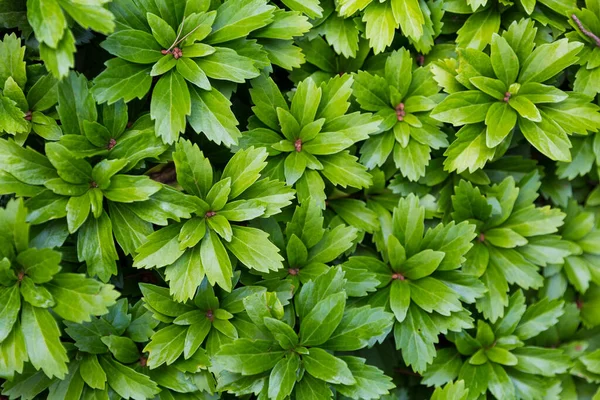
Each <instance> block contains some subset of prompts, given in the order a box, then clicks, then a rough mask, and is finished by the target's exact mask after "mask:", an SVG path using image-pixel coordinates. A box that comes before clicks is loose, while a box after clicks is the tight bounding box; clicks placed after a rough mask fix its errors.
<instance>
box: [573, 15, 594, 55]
mask: <svg viewBox="0 0 600 400" xmlns="http://www.w3.org/2000/svg"><path fill="white" fill-rule="evenodd" d="M571 18H572V19H573V21H575V24H576V25H577V27H578V28H579V30H580V31H581V33H583V34H584V35H585V36H587V37H589V38H590V39H592V40H593V41H594V43H596V46H598V47H600V38H599V37H598V36H596V35H595V34H594V33H593V32H590V31H588V30H587V29H585V27H584V26H583V23H582V22H581V21H580V20H579V18H577V15H575V14H573V15H571Z"/></svg>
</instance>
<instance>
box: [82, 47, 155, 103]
mask: <svg viewBox="0 0 600 400" xmlns="http://www.w3.org/2000/svg"><path fill="white" fill-rule="evenodd" d="M104 65H105V66H106V69H104V70H103V71H102V72H101V73H100V74H99V75H98V76H96V78H94V86H92V89H91V92H92V94H93V95H94V98H95V99H96V101H98V102H99V103H105V102H108V103H109V104H112V103H114V102H116V101H117V100H119V99H123V101H125V102H129V101H131V100H133V99H134V98H138V99H141V98H142V97H144V95H145V94H146V93H148V91H149V90H150V86H151V84H152V77H151V76H150V67H148V66H145V65H140V64H133V63H130V62H128V61H125V60H122V59H120V58H113V59H111V60H108V61H107V62H106V63H105V64H104Z"/></svg>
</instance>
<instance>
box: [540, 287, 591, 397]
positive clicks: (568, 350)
mask: <svg viewBox="0 0 600 400" xmlns="http://www.w3.org/2000/svg"><path fill="white" fill-rule="evenodd" d="M554 287H556V286H554ZM550 290H552V288H551V285H550ZM567 299H568V298H567ZM582 311H583V307H582V305H581V302H580V301H579V300H578V301H567V302H566V303H565V305H564V308H563V314H562V315H561V316H560V318H558V322H557V323H556V324H554V325H553V326H551V327H549V328H548V329H547V330H545V331H544V332H542V333H540V334H539V335H537V336H536V337H535V339H533V340H532V344H534V345H535V346H541V347H546V348H560V349H562V350H563V351H564V354H565V355H566V356H567V357H569V359H570V363H571V368H570V369H569V370H568V371H566V372H565V373H563V374H561V375H560V376H558V378H559V379H560V380H561V382H560V384H559V385H557V384H555V385H554V388H553V389H549V391H552V390H556V388H557V387H560V388H561V389H562V391H561V392H560V394H561V396H574V398H576V397H577V392H578V391H580V392H588V393H590V394H593V395H595V396H597V395H598V393H600V387H598V383H600V374H599V372H600V369H599V368H600V364H599V361H600V357H599V356H600V351H598V350H596V349H595V346H594V341H595V336H596V335H595V334H594V329H593V328H592V329H589V328H587V327H586V326H585V319H584V318H582V314H583V313H582ZM581 322H584V325H581ZM556 391H557V390H556ZM594 392H595V393H594Z"/></svg>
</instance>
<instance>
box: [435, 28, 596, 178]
mask: <svg viewBox="0 0 600 400" xmlns="http://www.w3.org/2000/svg"><path fill="white" fill-rule="evenodd" d="M535 34H536V28H535V26H534V24H533V22H532V21H528V20H522V21H520V22H519V23H516V22H515V23H513V24H512V25H511V26H510V27H509V29H508V30H507V31H505V32H504V33H503V34H502V36H500V35H494V37H493V39H492V44H491V50H490V54H489V55H487V54H486V53H484V52H482V51H477V50H473V49H464V50H462V51H461V52H460V56H459V64H458V69H457V74H456V76H455V79H456V82H457V83H458V86H459V87H456V83H455V82H452V83H450V84H449V86H447V85H444V87H445V89H446V91H448V92H449V93H450V95H449V96H448V97H446V98H445V99H444V100H443V101H442V102H441V103H440V104H439V105H438V106H436V108H435V109H433V111H432V113H431V116H432V117H433V118H435V119H437V120H439V121H444V122H450V123H452V124H453V125H454V126H463V125H464V126H463V128H462V129H461V130H460V131H459V132H458V133H457V137H458V140H456V141H455V142H454V143H453V144H452V146H450V147H449V148H448V150H447V152H446V155H447V156H448V158H447V159H446V168H447V169H448V170H451V171H454V170H458V172H462V171H464V170H465V169H469V171H475V170H476V169H477V168H481V167H483V165H485V162H486V161H488V160H489V159H491V158H492V157H494V156H495V154H497V152H498V150H497V149H501V144H502V142H503V141H510V140H511V138H512V135H511V133H512V131H513V129H514V128H515V126H518V127H519V130H520V131H521V133H522V134H523V136H524V137H525V138H526V139H527V140H528V141H529V143H531V144H532V145H533V146H534V147H535V148H536V149H537V150H539V151H540V152H541V153H542V154H544V155H546V156H547V157H549V158H551V159H553V160H559V161H571V155H570V153H569V151H568V149H569V148H571V142H570V141H569V137H568V135H569V134H573V133H580V134H587V132H588V131H593V132H595V131H596V130H597V125H596V123H595V122H594V121H592V120H593V119H594V114H595V109H590V108H587V107H586V105H587V103H589V100H590V99H589V98H587V97H585V96H581V95H578V94H576V93H567V92H563V91H561V90H559V89H557V88H556V87H554V86H552V85H547V84H544V82H547V81H549V80H551V79H553V78H555V77H556V75H557V74H559V73H561V71H562V70H563V69H564V68H565V67H568V66H570V65H573V64H574V63H576V62H577V60H578V58H577V54H578V53H579V52H580V51H581V48H582V47H583V45H582V44H581V43H578V42H569V41H568V40H567V39H561V40H558V41H556V42H553V43H546V44H542V45H538V46H536V45H535V42H534V41H533V38H534V37H535ZM523 37H528V38H529V39H527V40H523ZM554 55H556V56H554ZM567 115H569V117H566V116H567ZM572 116H576V118H575V120H576V121H577V122H576V123H572V122H571V117H572ZM499 146H500V147H499ZM473 148H478V149H479V151H477V152H473V153H469V154H468V155H465V154H464V153H465V152H466V151H469V149H473ZM461 156H462V157H461ZM467 157H468V158H467Z"/></svg>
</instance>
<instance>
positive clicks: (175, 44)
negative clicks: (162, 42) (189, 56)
mask: <svg viewBox="0 0 600 400" xmlns="http://www.w3.org/2000/svg"><path fill="white" fill-rule="evenodd" d="M184 23H185V20H184V21H183V22H182V23H181V27H180V29H179V32H178V33H177V37H176V38H175V42H173V44H172V45H171V47H169V48H168V49H167V51H171V49H173V47H175V46H177V45H178V44H179V43H181V42H183V41H184V40H185V39H187V38H188V37H189V36H190V35H191V34H192V33H194V32H195V31H196V30H198V28H200V27H201V26H202V24H199V25H197V26H196V27H195V28H194V29H192V30H191V31H189V32H188V33H186V34H185V36H184V37H182V38H181V39H179V35H181V32H182V31H183V24H184ZM177 39H179V40H177Z"/></svg>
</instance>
